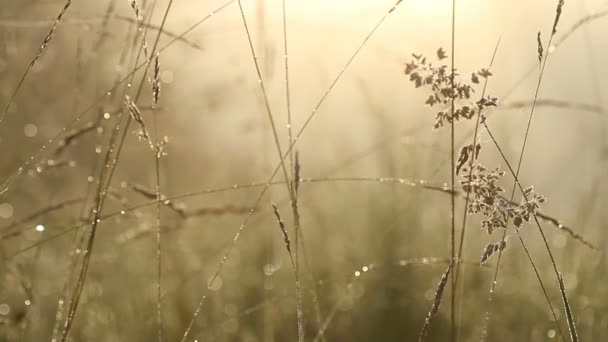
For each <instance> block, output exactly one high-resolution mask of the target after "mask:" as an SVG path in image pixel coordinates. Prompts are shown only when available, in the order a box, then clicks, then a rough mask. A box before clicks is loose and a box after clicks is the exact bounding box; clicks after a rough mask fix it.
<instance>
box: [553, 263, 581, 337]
mask: <svg viewBox="0 0 608 342" xmlns="http://www.w3.org/2000/svg"><path fill="white" fill-rule="evenodd" d="M558 280H559V291H560V292H561V294H562V300H563V301H564V308H565V310H566V319H567V320H568V330H569V331H570V340H571V341H572V342H578V333H577V331H576V324H574V316H573V315H572V309H571V308H570V302H569V301H568V297H567V296H566V286H565V285H564V275H563V274H561V273H559V277H558Z"/></svg>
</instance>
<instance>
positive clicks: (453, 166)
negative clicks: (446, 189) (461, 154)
mask: <svg viewBox="0 0 608 342" xmlns="http://www.w3.org/2000/svg"><path fill="white" fill-rule="evenodd" d="M451 50H452V52H451V55H450V57H451V63H450V64H451V69H452V75H451V77H450V88H451V90H452V93H451V101H450V117H451V118H452V120H451V125H450V189H451V190H452V194H451V196H450V205H451V215H450V216H451V229H450V240H451V255H452V263H451V265H450V267H451V268H455V267H456V266H455V263H456V260H455V257H456V254H455V252H456V239H455V237H456V195H455V192H454V190H455V177H456V174H455V172H456V171H455V169H456V161H455V153H454V151H455V147H454V140H455V137H454V136H455V121H456V120H455V119H454V101H455V100H456V86H455V84H454V81H455V78H456V68H455V54H456V0H452V49H451ZM450 279H451V289H452V296H451V299H452V303H451V304H452V305H451V307H450V340H451V341H452V342H454V341H456V325H455V316H456V311H455V310H456V286H457V284H456V280H457V278H456V277H455V275H454V272H452V273H451V274H450Z"/></svg>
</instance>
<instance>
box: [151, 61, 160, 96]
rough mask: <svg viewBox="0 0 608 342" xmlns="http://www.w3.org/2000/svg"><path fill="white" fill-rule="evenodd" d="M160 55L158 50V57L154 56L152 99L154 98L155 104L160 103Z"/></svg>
mask: <svg viewBox="0 0 608 342" xmlns="http://www.w3.org/2000/svg"><path fill="white" fill-rule="evenodd" d="M158 56H159V54H158V52H157V53H156V57H154V78H153V79H152V99H153V100H154V105H157V104H158V100H159V98H160V62H159V59H158Z"/></svg>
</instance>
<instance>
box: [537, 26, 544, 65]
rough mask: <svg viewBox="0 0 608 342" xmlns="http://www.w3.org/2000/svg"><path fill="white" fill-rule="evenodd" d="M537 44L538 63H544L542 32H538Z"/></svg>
mask: <svg viewBox="0 0 608 342" xmlns="http://www.w3.org/2000/svg"><path fill="white" fill-rule="evenodd" d="M536 44H537V45H538V62H539V63H540V62H542V61H543V52H544V49H543V42H542V40H541V38H540V31H538V34H537V35H536Z"/></svg>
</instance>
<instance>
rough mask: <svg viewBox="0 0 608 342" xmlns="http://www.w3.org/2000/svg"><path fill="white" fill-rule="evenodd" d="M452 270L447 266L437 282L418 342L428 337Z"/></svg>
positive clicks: (450, 266)
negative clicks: (431, 304)
mask: <svg viewBox="0 0 608 342" xmlns="http://www.w3.org/2000/svg"><path fill="white" fill-rule="evenodd" d="M451 270H452V264H451V263H450V265H449V266H448V268H447V270H445V272H444V273H443V275H442V276H441V280H439V284H437V291H436V292H435V299H434V301H433V306H431V310H430V311H429V313H428V315H427V316H426V319H425V320H424V325H423V326H422V329H421V330H420V335H419V337H418V341H419V342H422V341H424V340H425V339H426V336H427V335H428V332H429V328H430V327H431V323H432V321H433V318H434V317H435V315H436V314H437V312H438V311H439V306H440V305H441V300H442V298H443V290H444V289H445V285H446V284H447V283H448V277H449V275H450V271H451Z"/></svg>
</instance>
